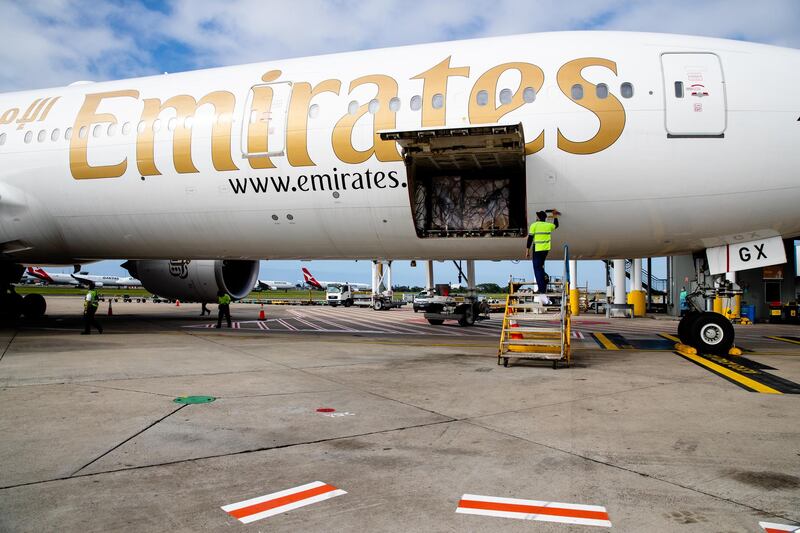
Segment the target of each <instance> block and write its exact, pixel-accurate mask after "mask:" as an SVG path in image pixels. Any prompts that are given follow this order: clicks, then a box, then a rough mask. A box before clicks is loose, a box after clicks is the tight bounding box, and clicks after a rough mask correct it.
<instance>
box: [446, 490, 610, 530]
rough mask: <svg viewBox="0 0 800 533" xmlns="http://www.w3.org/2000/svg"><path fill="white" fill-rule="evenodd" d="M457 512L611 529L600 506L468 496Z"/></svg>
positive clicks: (605, 513) (460, 503) (606, 515)
mask: <svg viewBox="0 0 800 533" xmlns="http://www.w3.org/2000/svg"><path fill="white" fill-rule="evenodd" d="M456 512H457V513H464V514H478V515H484V516H498V517H502V518H517V519H519V520H535V521H540V522H561V523H563V524H580V525H584V526H601V527H611V521H610V520H609V519H608V512H606V508H605V507H601V506H599V505H582V504H577V503H559V502H542V501H537V500H519V499H516V498H498V497H495V496H479V495H477V494H464V495H463V496H462V497H461V501H459V502H458V508H457V509H456Z"/></svg>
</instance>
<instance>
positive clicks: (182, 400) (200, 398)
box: [172, 396, 216, 404]
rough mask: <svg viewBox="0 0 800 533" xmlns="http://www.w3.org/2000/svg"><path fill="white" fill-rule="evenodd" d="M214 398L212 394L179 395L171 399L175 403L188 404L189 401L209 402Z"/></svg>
mask: <svg viewBox="0 0 800 533" xmlns="http://www.w3.org/2000/svg"><path fill="white" fill-rule="evenodd" d="M214 400H216V398H214V397H213V396H180V397H178V398H175V399H174V400H172V401H173V402H175V403H183V404H190V403H211V402H213V401H214Z"/></svg>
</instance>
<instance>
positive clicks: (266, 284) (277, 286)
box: [255, 279, 297, 291]
mask: <svg viewBox="0 0 800 533" xmlns="http://www.w3.org/2000/svg"><path fill="white" fill-rule="evenodd" d="M255 288H256V289H257V290H267V291H277V290H282V291H286V290H290V289H296V288H297V287H296V286H295V284H294V283H289V282H288V281H275V280H271V279H266V280H265V279H260V280H258V281H257V282H256V286H255Z"/></svg>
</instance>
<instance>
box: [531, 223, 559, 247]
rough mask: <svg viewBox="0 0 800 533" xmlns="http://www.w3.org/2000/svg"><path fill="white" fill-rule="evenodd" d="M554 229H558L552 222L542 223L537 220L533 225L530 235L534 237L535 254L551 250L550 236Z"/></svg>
mask: <svg viewBox="0 0 800 533" xmlns="http://www.w3.org/2000/svg"><path fill="white" fill-rule="evenodd" d="M554 229H556V225H555V224H553V223H552V222H542V221H540V220H537V221H536V222H534V223H533V224H531V228H530V230H529V231H528V233H529V234H530V235H533V251H534V252H544V251H546V250H550V234H551V233H552V232H553V230H554Z"/></svg>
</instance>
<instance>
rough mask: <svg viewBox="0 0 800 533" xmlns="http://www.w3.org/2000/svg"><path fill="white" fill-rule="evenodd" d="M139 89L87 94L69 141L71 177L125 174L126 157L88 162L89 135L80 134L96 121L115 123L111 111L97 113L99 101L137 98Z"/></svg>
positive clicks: (111, 176) (117, 175)
mask: <svg viewBox="0 0 800 533" xmlns="http://www.w3.org/2000/svg"><path fill="white" fill-rule="evenodd" d="M138 97H139V91H113V92H107V93H95V94H87V95H86V97H85V98H84V101H83V106H82V107H81V109H80V111H78V116H77V117H76V118H75V124H74V125H73V127H72V130H73V131H74V132H75V134H74V135H72V139H71V140H70V143H69V168H70V171H71V172H72V177H73V178H75V179H76V180H81V179H96V178H118V177H120V176H122V175H123V174H125V171H126V170H127V168H128V158H127V157H125V158H123V159H122V161H120V162H119V163H117V164H115V165H100V166H92V165H90V164H89V155H88V141H89V135H80V134H79V132H80V131H81V130H82V129H84V128H85V129H84V131H86V132H88V130H89V128H90V127H91V125H92V124H97V123H98V122H110V123H111V124H116V123H117V117H115V116H114V115H113V114H111V113H98V112H97V108H98V106H99V105H100V102H102V101H103V100H106V99H111V98H138Z"/></svg>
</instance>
